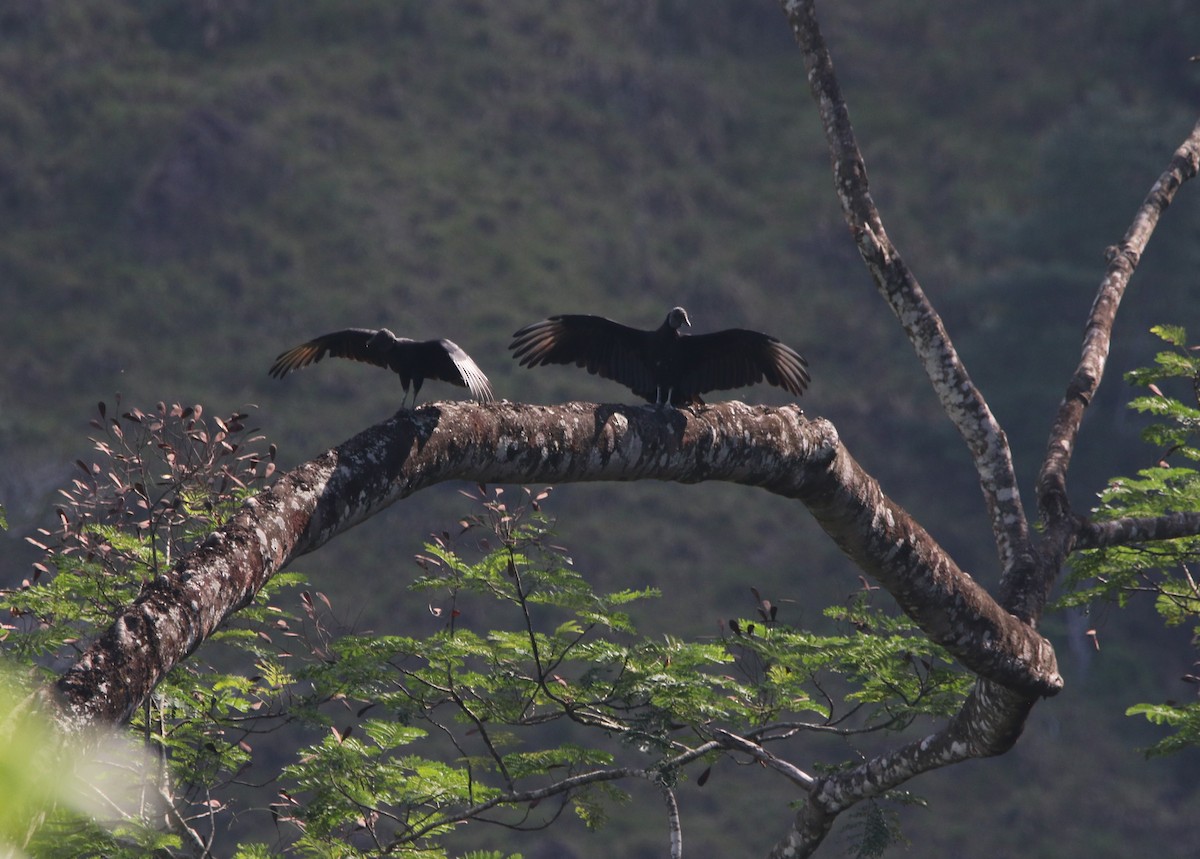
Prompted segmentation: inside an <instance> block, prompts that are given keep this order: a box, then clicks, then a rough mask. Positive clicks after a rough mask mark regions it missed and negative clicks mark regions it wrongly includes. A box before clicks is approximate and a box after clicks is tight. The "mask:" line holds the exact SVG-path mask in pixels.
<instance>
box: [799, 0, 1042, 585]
mask: <svg viewBox="0 0 1200 859" xmlns="http://www.w3.org/2000/svg"><path fill="white" fill-rule="evenodd" d="M814 5H815V4H814V0H784V2H783V8H784V11H785V12H786V13H787V16H788V21H789V23H790V24H791V26H792V31H793V32H794V33H795V35H796V41H797V43H798V44H799V46H800V50H801V52H802V53H803V55H804V65H805V68H806V69H807V72H808V83H809V86H810V88H811V89H812V93H813V97H814V98H815V99H816V101H817V106H818V108H819V110H820V114H821V122H822V125H823V126H824V129H825V138H826V141H827V143H828V145H829V150H830V154H831V156H832V159H833V174H834V181H835V185H836V187H837V194H838V198H839V199H840V200H841V203H842V212H843V215H844V217H845V219H846V223H847V224H848V225H849V227H850V232H851V234H852V235H853V236H854V239H855V243H856V244H857V245H858V252H859V254H860V255H861V256H862V258H863V261H864V262H865V263H866V264H867V269H868V270H869V271H870V273H871V277H872V278H874V280H875V284H876V287H877V288H878V290H879V292H880V294H881V295H882V296H883V298H884V299H885V300H886V301H887V303H888V306H889V307H891V309H892V312H893V313H895V314H896V318H897V319H899V320H900V323H901V325H902V326H903V327H904V331H905V333H906V334H907V335H908V339H909V341H910V342H911V343H912V346H913V348H914V349H915V350H916V352H917V356H918V357H919V358H920V360H921V365H922V366H923V367H924V369H925V372H926V374H927V375H928V376H929V380H930V382H932V383H933V389H934V391H935V392H936V393H937V396H938V399H939V400H940V401H941V404H942V408H943V409H944V410H945V412H946V415H947V416H948V417H949V418H950V420H951V422H953V424H954V426H955V428H956V429H957V430H958V432H959V434H960V435H961V436H962V438H963V440H964V441H965V442H966V443H967V447H968V449H969V450H970V452H971V456H972V458H973V460H974V462H975V470H976V471H977V472H978V474H979V481H980V486H981V488H982V489H983V496H984V500H985V502H986V504H987V508H988V513H989V516H990V518H991V523H992V534H993V536H994V538H995V541H996V550H997V553H998V554H999V557H1000V563H1001V567H1002V569H1005V570H1008V569H1011V568H1012V567H1014V566H1016V565H1017V564H1018V562H1020V561H1021V559H1022V558H1023V557H1027V556H1028V555H1029V554H1030V549H1029V524H1028V521H1027V520H1026V518H1025V512H1024V510H1023V508H1022V505H1021V496H1020V490H1019V488H1018V486H1017V478H1016V473H1015V472H1014V470H1013V464H1012V453H1011V452H1010V450H1009V447H1008V439H1007V437H1006V436H1005V434H1004V431H1003V429H1001V427H1000V424H999V422H998V421H997V420H996V418H995V416H994V415H993V414H992V411H991V409H990V408H989V407H988V404H987V401H986V400H985V399H984V398H983V394H981V393H980V392H979V390H978V389H977V388H976V387H975V383H974V382H972V381H971V377H970V375H969V374H968V373H967V368H966V366H965V365H964V364H963V362H962V360H961V359H960V358H959V356H958V353H957V352H956V351H955V349H954V344H953V343H952V342H951V341H950V335H949V334H948V333H947V331H946V329H945V326H943V324H942V320H941V317H940V316H939V315H938V313H937V311H936V310H935V309H934V307H933V304H932V303H931V302H930V301H929V299H928V297H927V296H926V295H925V292H924V290H922V289H921V285H920V284H919V283H918V282H917V279H916V277H915V276H914V275H913V273H912V271H911V270H909V268H908V266H907V265H906V264H905V262H904V260H903V259H902V258H901V256H900V252H899V250H897V248H896V246H895V245H893V244H892V241H891V239H889V238H888V235H887V232H886V231H885V230H884V228H883V220H882V219H881V217H880V215H879V211H878V209H877V208H876V207H875V201H874V200H873V199H872V197H871V191H870V185H869V183H868V181H867V168H866V164H865V162H864V161H863V156H862V152H861V151H860V150H859V147H858V142H857V141H856V139H855V135H854V128H853V127H852V126H851V124H850V113H849V111H848V109H847V107H846V103H845V101H844V100H843V98H842V93H841V87H840V86H839V84H838V80H837V76H836V75H835V74H834V71H833V60H832V59H831V58H830V55H829V51H828V49H827V48H826V45H825V39H824V36H822V34H821V30H820V27H819V25H818V23H817V16H816V10H815V8H814Z"/></svg>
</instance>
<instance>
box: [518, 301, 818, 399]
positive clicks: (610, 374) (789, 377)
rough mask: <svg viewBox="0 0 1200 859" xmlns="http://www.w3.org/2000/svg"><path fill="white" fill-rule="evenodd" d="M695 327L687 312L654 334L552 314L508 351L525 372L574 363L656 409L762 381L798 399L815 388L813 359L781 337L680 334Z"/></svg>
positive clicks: (598, 319)
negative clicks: (811, 372) (810, 362)
mask: <svg viewBox="0 0 1200 859" xmlns="http://www.w3.org/2000/svg"><path fill="white" fill-rule="evenodd" d="M691 324H692V322H691V320H690V319H689V318H688V315H687V311H686V310H684V309H683V308H682V307H675V308H672V310H671V312H670V313H668V314H667V318H666V320H664V321H663V324H662V325H660V326H659V327H658V328H656V329H654V330H651V331H645V330H642V329H638V328H630V327H629V326H627V325H622V324H621V323H619V322H613V321H612V320H611V319H605V318H604V317H603V316H587V315H580V314H567V315H561V316H551V317H550V318H549V319H544V320H542V321H541V322H535V323H533V324H532V325H527V326H525V327H524V328H522V329H521V330H520V331H517V332H516V333H515V334H514V335H513V341H512V343H511V344H509V347H508V348H509V349H511V350H512V352H513V357H514V358H516V359H518V361H519V362H520V364H521V366H523V367H536V366H538V365H540V364H575V365H576V366H578V367H584V368H586V369H587V371H588V372H589V373H594V374H596V375H598V376H600V377H602V378H605V379H612V380H613V381H614V382H620V383H621V384H622V385H625V386H626V387H628V388H629V389H630V390H632V391H633V392H634V393H635V394H637V395H638V396H639V397H642V398H643V399H645V400H646V401H647V402H651V403H655V404H656V405H662V404H666V403H670V404H671V405H673V406H677V407H678V406H685V405H692V404H697V403H702V402H703V400H702V399H701V398H700V395H701V394H704V393H707V392H708V391H717V390H727V389H729V388H741V387H744V386H746V385H754V384H757V383H758V382H762V381H766V382H767V383H768V384H771V385H776V386H778V387H780V388H783V389H784V390H786V391H788V392H789V393H791V394H795V395H796V396H799V395H800V394H801V393H803V392H804V389H805V388H806V387H807V386H808V383H809V375H808V362H807V361H806V360H804V358H803V357H802V356H801V355H800V354H799V353H798V352H796V350H795V349H792V348H791V347H790V346H787V345H786V344H784V343H782V342H780V341H779V340H777V339H776V338H774V337H771V336H770V335H767V334H763V333H761V332H758V331H748V330H746V329H744V328H728V329H726V330H724V331H714V332H712V333H711V334H695V335H688V334H682V333H680V331H679V329H680V327H682V326H683V325H688V326H690V325H691Z"/></svg>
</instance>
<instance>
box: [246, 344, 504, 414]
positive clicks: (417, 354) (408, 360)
mask: <svg viewBox="0 0 1200 859" xmlns="http://www.w3.org/2000/svg"><path fill="white" fill-rule="evenodd" d="M326 355H332V356H333V357H334V358H349V359H350V360H352V361H363V362H365V363H367V364H374V365H375V366H376V367H384V368H386V369H388V370H391V371H392V372H393V373H395V374H396V375H398V376H399V377H400V385H401V386H402V387H403V388H404V396H405V397H406V398H407V397H408V386H409V385H410V384H411V385H412V393H413V406H416V404H417V393H418V392H419V391H420V390H421V385H422V384H423V383H424V381H425V380H426V379H437V380H438V381H441V382H449V383H450V384H452V385H458V386H459V387H460V388H466V389H468V390H469V391H470V392H471V396H472V397H474V398H475V399H477V400H479V401H480V402H481V403H486V402H490V401H491V400H492V399H493V397H492V388H491V385H490V384H488V379H487V376H485V375H483V371H482V370H480V369H479V367H478V365H476V363H475V362H474V361H472V360H471V356H470V355H468V354H467V353H466V352H464V351H463V350H462V349H461V348H460V347H459V346H458V345H457V344H455V343H454V342H453V341H450V340H410V339H408V338H407V337H397V336H396V335H395V334H393V333H392V332H391V331H388V330H387V329H386V328H380V329H379V330H378V331H373V330H371V329H369V328H347V329H345V330H343V331H334V332H333V333H332V334H322V335H321V336H320V337H316V338H314V339H312V340H309V341H308V342H307V343H302V344H301V345H299V346H297V347H296V348H295V349H289V350H288V351H286V352H284V353H282V354H281V355H280V356H279V357H278V358H276V359H275V363H274V364H272V365H271V370H270V374H271V375H272V376H274V377H275V378H277V379H282V378H283V377H284V376H286V375H287V374H288V373H289V372H290V371H292V370H299V369H300V368H301V367H307V366H308V365H309V364H315V363H316V362H317V361H320V360H321V359H322V358H324V357H325V356H326ZM400 404H401V405H403V404H404V400H401V401H400Z"/></svg>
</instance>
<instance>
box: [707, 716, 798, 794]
mask: <svg viewBox="0 0 1200 859" xmlns="http://www.w3.org/2000/svg"><path fill="white" fill-rule="evenodd" d="M713 737H714V738H715V739H716V741H717V742H719V743H720V744H721V745H723V746H724V747H725V748H727V749H733V750H734V751H738V752H745V753H746V754H748V755H750V757H752V758H754V759H755V760H756V761H761V762H762V763H764V764H766V765H767V766H769V767H770V768H771V769H773V770H776V771H777V772H779V773H782V774H783V775H784V776H785V777H786V778H788V779H789V780H791V781H792V782H794V783H795V784H798V785H799V786H800V787H802V788H804V789H805V790H812V789H813V788H814V787H815V786H816V784H817V780H816V779H815V778H813V777H812V776H810V775H809V774H808V773H806V772H805V771H804V770H802V769H800V768H799V767H797V766H795V765H794V764H791V763H788V762H787V761H785V760H784V759H783V758H780V757H777V756H775V755H773V754H771V753H770V752H768V751H767V750H766V749H764V748H763V747H762V746H760V745H759V744H758V743H752V742H750V741H749V740H747V739H746V738H745V737H739V736H738V735H737V734H733V733H730V732H729V731H725V730H722V729H719V728H718V729H717V730H715V731H713Z"/></svg>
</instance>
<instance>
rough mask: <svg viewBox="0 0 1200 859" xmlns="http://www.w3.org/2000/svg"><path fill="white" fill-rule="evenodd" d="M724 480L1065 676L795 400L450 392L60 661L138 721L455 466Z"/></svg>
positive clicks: (72, 677)
mask: <svg viewBox="0 0 1200 859" xmlns="http://www.w3.org/2000/svg"><path fill="white" fill-rule="evenodd" d="M458 479H463V480H473V481H480V482H488V483H530V482H537V483H568V482H575V481H595V480H640V479H658V480H675V481H679V482H683V483H696V482H699V481H702V480H724V481H732V482H736V483H742V484H746V485H750V486H761V487H763V488H765V489H767V490H769V491H771V492H775V493H777V494H779V495H783V496H786V497H788V498H795V499H797V500H800V501H802V502H804V503H805V504H806V505H807V506H808V508H809V510H810V511H811V512H812V514H813V515H814V516H815V517H816V519H817V521H818V522H819V523H820V524H821V526H822V527H823V528H824V529H825V530H826V531H827V532H828V533H829V534H830V535H831V536H833V538H834V539H835V540H836V541H837V542H838V545H839V546H841V547H842V549H843V550H844V551H845V552H846V553H847V554H848V555H850V556H851V557H852V558H853V559H854V560H855V561H856V562H857V563H858V564H859V565H860V566H861V567H862V568H863V569H864V570H865V571H866V572H868V573H869V574H870V575H872V576H873V577H875V578H876V579H877V580H878V581H879V582H880V583H881V584H882V585H883V586H884V587H885V588H887V589H888V590H889V591H890V592H891V593H892V594H894V595H895V597H896V599H897V600H898V601H899V603H900V605H901V606H902V607H903V608H904V610H905V611H906V612H908V613H909V614H910V615H911V616H912V617H913V619H914V620H915V621H916V622H917V624H918V625H920V626H921V628H922V629H923V630H925V632H926V633H927V634H928V635H929V636H930V638H931V639H933V640H934V641H937V642H938V643H940V644H942V645H943V646H944V647H946V648H947V649H948V650H949V651H950V652H951V653H953V654H954V655H955V656H956V657H957V658H958V659H959V660H961V661H962V663H963V664H964V665H965V666H967V667H968V668H970V669H971V670H972V671H974V672H976V673H977V674H980V675H982V676H984V677H989V678H992V679H994V680H995V681H996V682H999V683H1003V684H1006V685H1008V686H1011V687H1013V688H1014V689H1019V690H1022V691H1023V693H1025V694H1027V695H1032V696H1037V695H1048V694H1053V693H1054V692H1056V691H1057V690H1058V689H1059V688H1060V687H1061V685H1062V679H1061V678H1060V677H1059V675H1058V672H1057V668H1056V665H1055V660H1054V652H1053V649H1052V648H1051V647H1050V645H1049V643H1048V642H1046V641H1045V640H1044V639H1042V638H1041V637H1040V636H1038V635H1037V633H1036V632H1034V631H1033V630H1032V629H1030V628H1029V627H1028V626H1027V625H1025V624H1023V623H1021V622H1020V621H1018V620H1017V619H1016V618H1014V617H1013V616H1012V615H1010V614H1009V613H1008V612H1006V611H1004V610H1003V609H1002V608H1001V607H1000V606H999V605H998V604H997V603H996V602H995V601H994V600H992V599H991V597H990V596H989V595H988V594H987V593H986V591H984V590H983V589H982V588H981V587H980V586H979V585H978V584H977V583H976V582H975V581H974V580H973V579H972V578H971V577H970V576H969V575H967V574H966V573H964V572H962V571H961V570H959V569H958V567H957V566H955V564H954V562H953V561H952V560H951V559H950V558H949V557H947V556H946V554H945V553H944V552H943V551H942V550H941V548H940V547H939V546H938V545H937V543H936V542H935V541H934V540H933V538H932V537H930V535H929V534H928V533H926V532H925V531H924V529H922V528H921V527H920V525H918V524H917V523H916V522H915V521H914V520H913V519H912V517H910V516H909V515H908V514H907V513H906V512H905V511H904V510H903V509H902V508H900V507H899V506H898V505H896V504H895V503H894V502H892V501H891V500H890V499H888V498H887V497H886V496H885V495H884V494H883V492H882V490H880V488H879V484H878V483H877V482H876V481H875V480H873V479H872V478H871V477H870V476H869V475H867V474H866V473H865V472H863V471H862V469H861V468H860V467H859V465H858V464H857V463H856V462H855V461H854V459H853V457H851V456H850V454H849V452H847V451H846V449H845V448H844V447H843V446H842V444H841V442H840V440H839V439H838V436H837V432H836V430H835V429H834V427H833V425H832V424H830V423H829V422H828V421H825V420H820V419H818V420H808V419H806V418H805V417H804V414H803V412H801V411H800V409H798V408H796V407H794V406H788V407H783V408H778V409H773V408H767V407H761V406H758V407H752V406H747V405H744V404H742V403H736V402H735V403H722V404H719V405H714V406H710V407H706V408H702V409H698V410H694V411H673V410H662V409H657V408H652V407H644V406H632V407H624V406H595V405H591V404H586V403H568V404H565V405H562V406H557V407H541V406H526V405H513V404H495V405H489V406H480V405H475V404H470V403H438V404H432V405H427V406H424V407H422V408H421V409H418V410H417V411H401V412H398V413H397V414H396V415H394V416H393V417H392V418H391V419H389V420H387V421H385V422H383V423H381V424H378V425H376V426H374V427H371V428H370V429H368V430H366V431H365V432H363V433H360V434H359V435H358V436H356V437H355V438H353V439H351V440H350V441H348V442H346V443H345V444H343V445H341V446H339V447H338V448H336V449H334V450H331V451H329V452H328V453H326V454H324V455H323V456H321V457H319V458H317V459H314V460H312V461H311V462H307V463H305V464H303V465H301V466H299V467H298V468H296V469H294V470H292V471H291V472H289V473H288V474H286V475H284V476H283V477H282V478H280V480H279V481H278V482H277V483H276V484H275V485H274V486H273V487H271V489H269V490H267V491H265V492H263V493H262V494H260V495H258V496H256V497H255V498H253V499H251V500H250V501H248V502H247V503H246V505H245V506H244V507H243V509H242V510H241V511H240V512H239V513H238V514H237V515H236V516H235V517H234V519H233V520H232V521H231V522H229V523H228V524H227V525H226V526H225V527H223V528H222V529H220V530H219V531H217V532H215V533H214V534H213V535H212V536H210V537H209V538H208V539H207V540H205V541H204V543H203V544H202V545H201V546H199V547H198V548H196V549H195V550H194V551H192V552H191V553H189V554H188V555H187V556H186V557H185V558H183V559H182V560H181V561H180V562H179V563H178V564H177V565H176V567H175V568H174V569H173V570H171V572H170V573H169V574H167V575H165V576H162V577H160V578H158V579H156V580H155V581H153V582H151V583H149V584H148V585H147V586H146V588H145V590H144V591H143V593H142V594H141V596H139V598H138V600H137V601H136V602H135V603H134V604H133V605H131V606H130V607H128V608H127V609H126V610H125V611H123V612H122V613H121V615H120V616H119V617H118V618H117V619H116V621H115V622H114V623H113V625H112V627H111V628H110V629H109V630H108V632H107V633H106V634H105V635H104V636H103V637H102V638H101V639H99V640H98V641H97V642H95V643H94V644H93V645H92V646H91V647H90V648H89V649H88V650H87V651H86V652H85V653H84V655H83V656H82V657H81V658H80V660H79V661H78V662H77V663H76V664H75V665H74V666H73V667H72V668H71V669H70V670H69V671H68V672H67V673H66V674H65V675H64V676H63V677H62V678H61V680H60V682H59V689H60V691H61V692H62V693H63V695H64V696H65V698H66V700H67V702H68V704H69V706H70V709H71V711H72V713H73V714H74V717H75V719H76V720H77V721H79V722H82V723H91V722H96V721H123V720H125V719H126V718H128V716H129V715H130V713H131V711H132V710H133V708H135V707H136V706H137V705H138V704H139V703H140V702H141V701H142V699H143V698H144V697H145V696H146V695H147V694H149V692H150V691H151V690H152V689H153V688H154V686H155V685H156V684H157V683H158V682H159V680H160V679H161V678H162V677H163V675H164V674H165V673H166V672H167V671H169V670H170V669H171V668H172V667H173V666H174V665H176V664H177V663H178V662H179V661H180V660H182V659H183V658H185V657H186V656H187V655H188V654H189V653H191V652H192V651H193V650H194V649H195V648H196V647H197V646H199V644H200V643H201V642H203V641H204V640H205V639H206V638H207V637H208V636H209V635H211V634H212V633H213V631H214V630H215V629H216V628H217V626H218V625H219V624H220V623H221V622H222V621H223V620H224V619H225V618H226V617H228V616H229V615H230V614H232V613H233V612H234V611H236V610H237V609H239V608H241V607H242V606H244V605H246V604H247V603H248V602H249V601H250V600H251V599H252V598H253V597H254V594H255V593H257V591H258V590H259V588H261V587H262V585H263V584H264V583H265V582H266V581H267V580H268V579H269V578H270V576H271V575H273V574H274V573H275V572H276V571H277V570H279V569H280V568H282V567H283V566H285V565H286V564H288V563H289V562H290V561H291V560H292V559H294V558H296V557H298V556H300V555H302V554H304V553H306V552H310V551H312V550H313V549H316V548H317V547H318V546H321V545H323V544H324V543H325V542H327V541H328V540H329V539H331V538H332V537H333V536H335V535H336V534H338V533H341V532H342V531H345V530H347V529H348V528H350V527H352V526H353V525H355V524H357V523H359V522H361V521H363V520H364V519H366V518H368V517H369V516H371V515H374V514H375V513H377V512H379V511H380V510H382V509H383V508H384V507H386V506H388V505H389V504H391V503H393V502H395V501H397V500H399V499H401V498H405V497H407V496H408V495H411V494H412V493H414V492H417V491H419V490H421V489H423V488H425V487H428V486H431V485H434V484H436V483H440V482H443V481H447V480H458Z"/></svg>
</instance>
